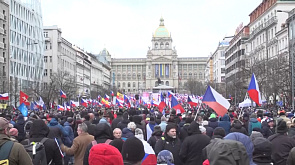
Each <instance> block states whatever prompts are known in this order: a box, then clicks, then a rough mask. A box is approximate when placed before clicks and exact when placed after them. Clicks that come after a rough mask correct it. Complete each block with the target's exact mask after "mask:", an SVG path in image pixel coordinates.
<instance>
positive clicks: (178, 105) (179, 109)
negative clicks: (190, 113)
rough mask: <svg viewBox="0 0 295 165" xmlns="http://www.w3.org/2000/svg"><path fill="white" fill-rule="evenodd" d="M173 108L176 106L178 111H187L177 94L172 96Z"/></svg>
mask: <svg viewBox="0 0 295 165" xmlns="http://www.w3.org/2000/svg"><path fill="white" fill-rule="evenodd" d="M171 108H174V109H175V110H176V111H180V113H183V112H185V110H184V109H183V107H182V106H181V105H180V104H179V103H178V101H177V99H176V97H175V96H172V98H171Z"/></svg>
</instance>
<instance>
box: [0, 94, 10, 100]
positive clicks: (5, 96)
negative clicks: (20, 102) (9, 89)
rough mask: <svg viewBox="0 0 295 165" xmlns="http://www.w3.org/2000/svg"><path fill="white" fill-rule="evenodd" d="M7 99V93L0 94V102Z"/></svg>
mask: <svg viewBox="0 0 295 165" xmlns="http://www.w3.org/2000/svg"><path fill="white" fill-rule="evenodd" d="M8 99H9V95H8V93H3V94H0V100H8Z"/></svg>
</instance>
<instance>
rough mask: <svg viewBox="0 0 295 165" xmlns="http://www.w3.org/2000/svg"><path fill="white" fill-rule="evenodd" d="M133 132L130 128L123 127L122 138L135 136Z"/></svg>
mask: <svg viewBox="0 0 295 165" xmlns="http://www.w3.org/2000/svg"><path fill="white" fill-rule="evenodd" d="M133 136H134V134H133V132H132V131H131V130H130V129H128V128H123V130H122V139H123V140H124V141H126V140H127V139H128V138H130V137H133Z"/></svg>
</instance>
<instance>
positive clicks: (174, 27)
mask: <svg viewBox="0 0 295 165" xmlns="http://www.w3.org/2000/svg"><path fill="white" fill-rule="evenodd" d="M260 2H261V0H202V1H201V0H42V12H43V24H44V26H51V25H58V27H59V28H61V29H62V36H63V37H64V38H65V39H67V40H68V41H70V42H71V43H72V44H75V45H77V46H79V47H81V48H84V49H85V50H86V51H88V52H92V53H99V52H100V51H101V50H102V49H103V48H104V47H106V48H107V49H108V50H109V52H110V53H111V55H112V57H116V58H119V57H122V58H123V57H142V58H144V57H146V53H147V50H148V47H149V46H151V39H152V34H153V33H154V31H155V30H156V29H157V27H158V26H159V19H160V17H161V16H163V18H164V20H165V26H166V28H167V29H168V30H169V32H171V36H172V39H173V45H174V46H176V49H177V52H178V56H179V57H194V56H196V57H200V56H208V55H209V54H210V52H212V53H213V52H214V51H215V49H216V48H217V45H218V42H219V41H221V40H222V39H223V37H225V36H231V35H234V33H235V29H236V28H237V27H238V26H239V24H240V23H241V22H243V23H244V25H247V24H248V23H249V20H250V19H249V16H248V15H249V14H250V13H251V12H252V11H253V10H254V9H255V8H256V7H257V6H258V5H259V4H260Z"/></svg>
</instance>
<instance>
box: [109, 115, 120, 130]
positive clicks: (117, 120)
mask: <svg viewBox="0 0 295 165" xmlns="http://www.w3.org/2000/svg"><path fill="white" fill-rule="evenodd" d="M122 120H123V114H122V113H121V112H118V113H117V118H115V119H114V120H113V121H112V124H111V127H112V130H114V129H115V128H118V123H120V122H121V121H122Z"/></svg>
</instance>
